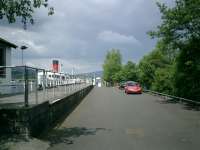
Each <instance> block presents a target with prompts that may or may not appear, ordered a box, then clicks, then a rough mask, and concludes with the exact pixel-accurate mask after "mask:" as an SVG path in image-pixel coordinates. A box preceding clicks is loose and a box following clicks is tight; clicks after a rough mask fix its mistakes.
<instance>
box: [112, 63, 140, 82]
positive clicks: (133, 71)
mask: <svg viewBox="0 0 200 150" xmlns="http://www.w3.org/2000/svg"><path fill="white" fill-rule="evenodd" d="M113 80H114V82H117V83H119V82H122V81H137V80H138V70H137V67H136V65H135V63H133V62H132V61H128V62H127V64H125V65H124V66H122V67H121V70H120V71H119V72H117V73H115V75H114V77H113Z"/></svg>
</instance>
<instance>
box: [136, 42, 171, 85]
mask: <svg viewBox="0 0 200 150" xmlns="http://www.w3.org/2000/svg"><path fill="white" fill-rule="evenodd" d="M161 47H162V46H161V43H158V44H157V46H156V48H155V49H154V50H153V51H152V52H151V53H150V54H148V55H146V56H144V57H143V58H142V60H141V61H140V62H139V66H138V67H139V80H140V82H141V83H142V84H143V85H144V86H145V87H146V88H148V89H151V88H152V84H153V82H154V80H155V78H156V76H155V73H156V70H157V69H159V68H165V67H167V66H169V65H170V63H171V62H170V60H169V59H168V57H166V55H165V54H164V53H163V50H162V49H161Z"/></svg>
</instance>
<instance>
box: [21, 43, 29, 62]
mask: <svg viewBox="0 0 200 150" xmlns="http://www.w3.org/2000/svg"><path fill="white" fill-rule="evenodd" d="M27 48H28V47H27V46H25V45H23V46H21V47H20V49H21V50H22V66H23V65H24V50H26V49H27Z"/></svg>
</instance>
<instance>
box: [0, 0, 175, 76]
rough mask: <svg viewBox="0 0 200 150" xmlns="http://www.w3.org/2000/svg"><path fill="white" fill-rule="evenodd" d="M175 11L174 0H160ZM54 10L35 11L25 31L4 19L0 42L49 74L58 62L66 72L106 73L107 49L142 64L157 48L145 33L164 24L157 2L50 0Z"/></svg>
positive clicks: (16, 62) (0, 23) (0, 22)
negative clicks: (10, 44) (4, 41)
mask: <svg viewBox="0 0 200 150" xmlns="http://www.w3.org/2000/svg"><path fill="white" fill-rule="evenodd" d="M160 1H161V2H165V3H167V5H169V6H172V5H173V0H160ZM49 3H50V5H51V6H53V7H54V9H55V14H54V15H53V16H48V10H47V9H44V8H41V9H37V10H36V12H35V14H34V19H35V24H34V25H29V26H28V27H27V30H24V29H23V25H22V24H21V23H20V22H19V21H18V22H16V23H15V24H8V23H7V21H6V20H5V19H4V20H0V37H2V38H5V39H7V40H9V41H11V42H13V43H15V44H17V45H18V46H19V47H20V46H21V45H26V46H28V49H27V50H26V51H25V52H24V62H25V63H26V65H29V66H34V67H40V68H45V69H50V68H51V64H52V60H54V59H56V60H59V62H60V64H62V66H63V67H62V71H64V72H68V73H70V72H71V70H72V69H73V70H74V71H75V73H85V72H93V71H99V70H102V64H103V62H104V59H105V55H106V53H107V51H108V50H110V49H112V48H115V49H119V50H120V52H121V54H122V57H123V60H122V61H123V63H126V62H127V61H128V60H131V61H133V62H135V63H138V62H139V60H140V59H141V58H142V57H143V56H144V55H146V54H148V53H149V52H150V51H151V50H152V49H153V48H154V47H155V44H156V39H154V40H152V39H151V38H150V37H149V36H148V35H147V32H148V31H150V30H154V29H155V28H156V26H157V25H159V24H160V22H161V19H160V18H161V16H160V12H159V9H158V8H157V6H156V0H59V1H58V0H49ZM12 58H13V59H12V64H13V65H21V51H20V49H16V50H13V51H12Z"/></svg>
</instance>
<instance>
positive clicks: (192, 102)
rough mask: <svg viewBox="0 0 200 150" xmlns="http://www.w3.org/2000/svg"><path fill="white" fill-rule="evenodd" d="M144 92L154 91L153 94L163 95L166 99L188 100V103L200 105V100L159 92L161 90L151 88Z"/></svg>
mask: <svg viewBox="0 0 200 150" xmlns="http://www.w3.org/2000/svg"><path fill="white" fill-rule="evenodd" d="M144 92H148V93H152V94H155V95H158V96H162V97H164V98H165V99H167V98H171V99H172V100H176V101H179V102H186V103H191V104H195V105H200V101H195V100H190V99H187V98H182V97H177V96H173V95H169V94H164V93H159V92H156V91H151V90H144Z"/></svg>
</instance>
